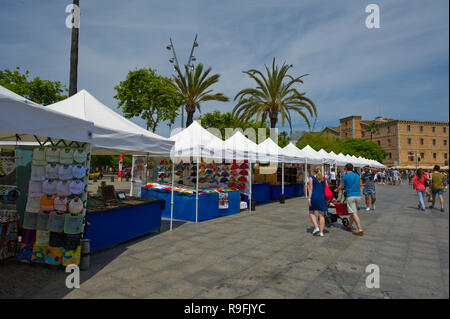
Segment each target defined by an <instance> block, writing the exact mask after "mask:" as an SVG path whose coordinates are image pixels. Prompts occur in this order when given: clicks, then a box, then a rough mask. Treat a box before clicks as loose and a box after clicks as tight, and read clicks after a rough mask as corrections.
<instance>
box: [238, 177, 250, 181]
mask: <svg viewBox="0 0 450 319" xmlns="http://www.w3.org/2000/svg"><path fill="white" fill-rule="evenodd" d="M238 180H239V181H240V182H243V183H247V182H248V180H247V177H245V176H241V177H239V179H238Z"/></svg>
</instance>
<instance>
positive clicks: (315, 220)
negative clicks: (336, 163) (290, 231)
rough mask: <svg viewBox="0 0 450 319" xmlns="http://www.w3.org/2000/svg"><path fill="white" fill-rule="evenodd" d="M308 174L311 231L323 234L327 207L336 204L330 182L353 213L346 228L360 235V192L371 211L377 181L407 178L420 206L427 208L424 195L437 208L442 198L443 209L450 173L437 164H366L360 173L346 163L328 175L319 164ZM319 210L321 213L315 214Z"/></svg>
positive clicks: (397, 181)
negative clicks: (393, 166) (411, 166)
mask: <svg viewBox="0 0 450 319" xmlns="http://www.w3.org/2000/svg"><path fill="white" fill-rule="evenodd" d="M341 175H342V176H341ZM308 176H309V177H308V178H307V180H306V182H307V187H306V189H307V192H306V193H305V196H306V197H307V199H308V205H309V217H310V219H311V222H312V224H313V227H314V229H313V231H312V234H313V235H315V236H320V237H323V230H324V227H325V218H326V214H328V208H330V207H335V205H334V204H333V203H332V201H331V200H330V199H329V198H327V197H329V196H330V195H327V193H330V192H331V190H330V187H329V185H331V186H332V188H334V189H335V193H337V194H339V195H338V196H337V198H336V201H337V202H345V204H346V208H347V212H348V214H349V215H350V217H349V223H348V224H347V225H344V228H345V229H346V230H347V231H351V232H352V233H353V234H354V235H358V236H363V234H364V231H363V229H362V226H361V220H360V218H359V216H358V210H360V201H361V193H362V195H363V196H364V198H365V204H366V208H365V210H366V211H368V212H369V211H375V202H376V184H377V183H378V184H384V185H386V184H387V185H400V184H406V181H408V184H409V185H411V186H412V187H413V188H414V189H415V191H416V192H417V195H418V199H419V203H418V206H417V207H418V209H420V210H422V211H425V210H426V208H425V198H428V201H429V202H430V203H431V205H430V206H429V207H428V208H429V209H434V207H435V204H436V199H437V198H439V202H440V211H441V212H444V210H445V208H444V204H445V201H444V192H445V189H446V188H447V185H448V178H449V176H448V174H447V173H445V172H444V173H441V169H440V167H439V165H436V166H435V167H434V169H433V170H432V172H427V171H425V170H423V169H421V168H419V169H417V170H397V169H387V170H384V169H383V170H377V169H374V168H370V167H368V166H366V167H364V168H363V171H362V172H361V174H359V173H358V171H357V169H356V168H354V167H353V165H352V164H347V165H345V170H344V172H343V173H341V171H340V170H338V171H337V172H336V171H335V170H334V169H333V168H332V169H331V170H330V172H329V173H328V174H327V175H326V176H324V175H323V172H322V167H320V166H317V167H315V168H314V169H313V170H312V171H311V172H310V173H309V174H308ZM333 199H334V198H333ZM316 212H317V213H318V216H316ZM353 223H355V224H356V227H357V229H356V231H353Z"/></svg>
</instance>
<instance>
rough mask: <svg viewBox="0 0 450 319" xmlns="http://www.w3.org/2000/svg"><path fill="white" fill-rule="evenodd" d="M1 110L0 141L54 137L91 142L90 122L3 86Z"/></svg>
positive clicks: (91, 125)
mask: <svg viewBox="0 0 450 319" xmlns="http://www.w3.org/2000/svg"><path fill="white" fill-rule="evenodd" d="M0 110H1V113H2V116H0V141H14V142H15V141H35V142H36V138H39V139H40V140H43V137H45V138H47V137H51V138H55V139H69V140H74V141H79V142H89V143H90V142H92V132H93V131H94V124H93V123H92V122H91V121H86V120H82V119H79V118H77V117H73V116H70V115H65V114H61V113H59V112H56V111H54V110H51V109H49V108H47V107H44V106H41V105H39V104H37V103H34V102H32V101H30V100H27V99H25V98H24V97H22V96H20V95H18V94H16V93H14V92H12V91H10V90H8V89H6V88H5V87H3V86H1V85H0ZM16 134H17V135H16ZM34 136H36V138H35V137H34Z"/></svg>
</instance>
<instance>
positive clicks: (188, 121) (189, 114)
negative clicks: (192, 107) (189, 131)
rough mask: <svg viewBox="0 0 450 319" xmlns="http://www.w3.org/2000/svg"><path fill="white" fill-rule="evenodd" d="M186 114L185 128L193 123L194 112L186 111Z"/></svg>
mask: <svg viewBox="0 0 450 319" xmlns="http://www.w3.org/2000/svg"><path fill="white" fill-rule="evenodd" d="M186 113H187V118H186V127H188V126H189V125H191V124H192V122H194V112H188V111H187V110H186Z"/></svg>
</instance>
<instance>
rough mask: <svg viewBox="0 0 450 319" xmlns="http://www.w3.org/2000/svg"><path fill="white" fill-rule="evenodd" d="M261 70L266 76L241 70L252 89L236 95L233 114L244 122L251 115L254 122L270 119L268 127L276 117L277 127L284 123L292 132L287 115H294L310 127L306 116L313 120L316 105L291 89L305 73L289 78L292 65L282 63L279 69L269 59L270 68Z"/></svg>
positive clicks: (273, 124)
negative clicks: (253, 82)
mask: <svg viewBox="0 0 450 319" xmlns="http://www.w3.org/2000/svg"><path fill="white" fill-rule="evenodd" d="M265 67H266V73H267V75H264V74H263V73H262V72H261V71H258V70H255V69H251V70H248V71H244V73H245V74H247V75H249V76H250V78H252V79H253V80H254V81H255V82H256V88H247V89H244V90H241V91H239V93H238V94H236V96H235V97H234V100H235V101H236V100H237V99H239V100H238V103H237V105H236V106H235V107H234V109H233V115H235V116H236V117H238V118H239V119H241V120H244V121H247V120H249V119H251V118H252V117H254V116H256V120H257V121H258V120H259V119H261V121H262V122H265V121H266V120H270V127H271V128H275V127H276V125H277V122H278V116H279V115H280V116H281V124H282V125H283V126H284V123H285V121H287V122H288V124H289V128H290V129H291V130H292V119H291V113H290V112H294V113H296V114H298V115H300V116H301V117H303V119H304V120H305V122H306V124H307V125H308V127H311V123H310V121H309V118H308V114H309V116H310V117H317V109H316V106H315V104H314V102H313V101H312V100H310V99H309V98H307V97H306V96H305V93H304V92H302V93H301V92H299V91H298V90H297V88H296V87H295V86H298V85H300V84H303V80H302V78H303V77H305V76H306V75H307V74H304V75H302V76H299V77H293V76H291V75H289V74H288V71H289V69H290V68H292V67H293V65H292V64H290V65H287V64H286V63H283V65H282V66H281V68H279V67H278V66H277V65H275V58H273V62H272V69H269V67H268V66H267V65H265ZM305 111H307V113H308V114H307V113H306V112H305Z"/></svg>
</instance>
